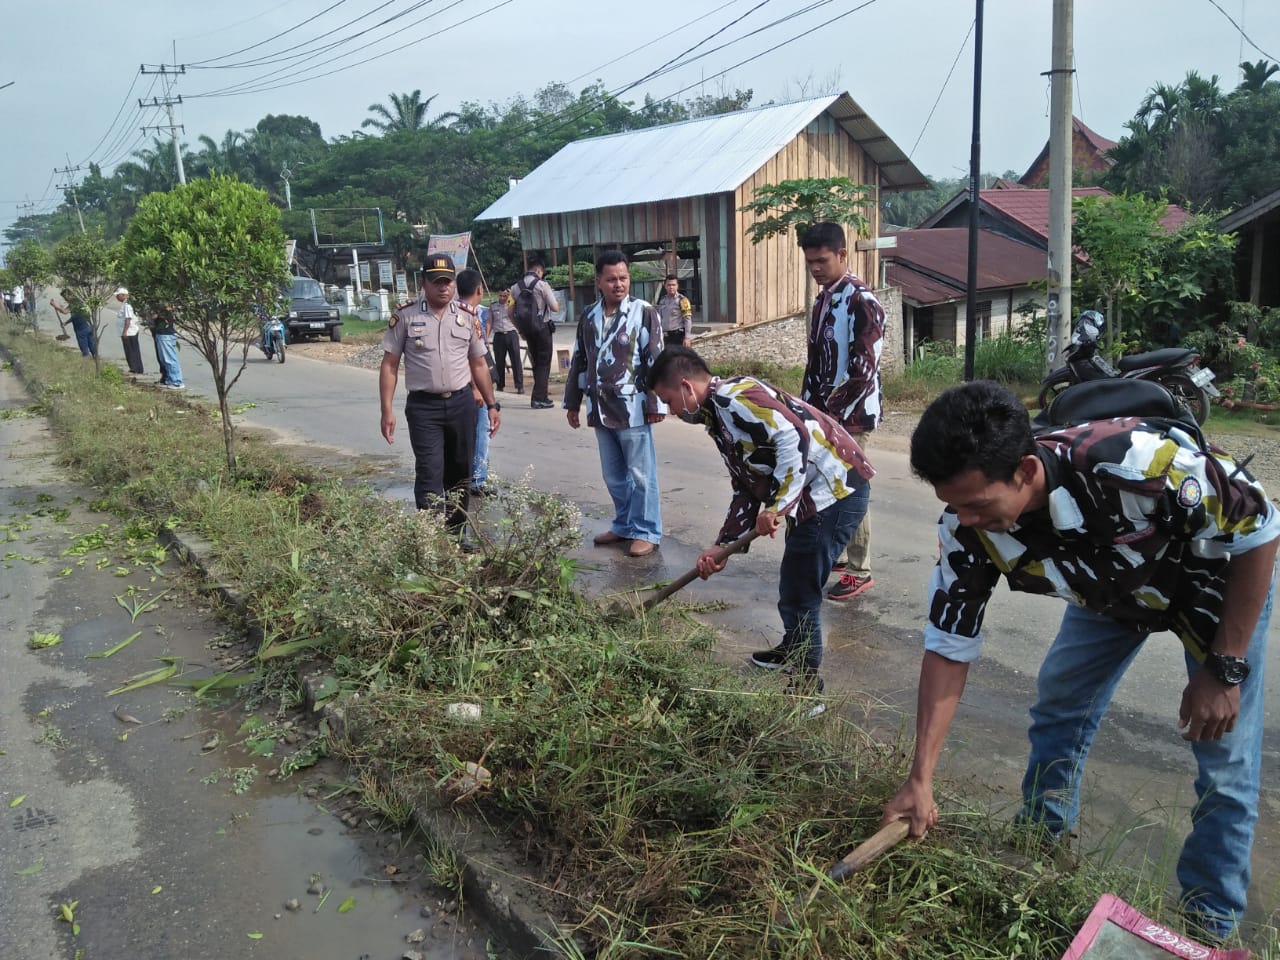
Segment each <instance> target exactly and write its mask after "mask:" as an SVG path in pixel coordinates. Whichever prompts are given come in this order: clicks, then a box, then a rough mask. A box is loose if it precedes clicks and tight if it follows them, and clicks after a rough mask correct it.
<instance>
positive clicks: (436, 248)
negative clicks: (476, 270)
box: [427, 230, 471, 270]
mask: <svg viewBox="0 0 1280 960" xmlns="http://www.w3.org/2000/svg"><path fill="white" fill-rule="evenodd" d="M470 252H471V231H470V230H468V231H467V232H466V233H450V234H445V235H440V234H432V235H431V239H430V240H428V241H427V255H428V256H430V255H431V254H433V253H443V254H447V255H448V257H449V259H450V260H452V261H453V269H455V270H465V269H466V267H467V256H468V255H469V254H470Z"/></svg>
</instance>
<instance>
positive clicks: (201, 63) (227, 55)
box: [189, 0, 347, 67]
mask: <svg viewBox="0 0 1280 960" xmlns="http://www.w3.org/2000/svg"><path fill="white" fill-rule="evenodd" d="M346 2H347V0H337V2H336V3H332V4H330V5H329V6H327V7H325V8H324V9H323V10H321V11H320V12H319V13H317V14H314V15H313V16H310V17H307V19H305V20H303V21H302V22H301V23H295V24H294V25H293V26H292V27H290V28H289V29H288V30H283V31H281V32H280V33H277V34H276V35H275V36H273V37H267V39H265V40H259V41H258V42H257V43H253V44H250V45H249V46H247V47H241V48H240V49H239V50H233V51H231V52H230V53H224V54H223V55H222V56H220V57H211V58H210V59H208V60H197V61H196V62H195V63H192V64H189V66H192V67H202V66H204V65H205V64H209V63H217V62H218V61H219V60H228V59H230V58H231V57H238V56H239V55H240V54H242V53H248V52H249V51H250V50H256V49H257V48H258V47H261V46H264V45H265V44H268V43H270V42H271V41H272V40H279V39H280V38H281V37H283V36H285V35H287V34H290V33H293V31H295V30H297V29H299V28H300V27H305V26H306V25H307V24H308V23H311V22H312V21H314V20H318V19H319V18H320V17H323V16H324V15H325V14H326V13H328V12H329V11H330V10H333V9H334V8H335V7H340V6H342V5H343V4H344V3H346Z"/></svg>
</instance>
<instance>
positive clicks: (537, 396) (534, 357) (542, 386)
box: [525, 323, 553, 403]
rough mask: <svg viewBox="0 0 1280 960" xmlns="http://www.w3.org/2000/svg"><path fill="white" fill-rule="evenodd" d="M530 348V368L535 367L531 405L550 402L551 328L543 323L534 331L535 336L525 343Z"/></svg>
mask: <svg viewBox="0 0 1280 960" xmlns="http://www.w3.org/2000/svg"><path fill="white" fill-rule="evenodd" d="M525 342H526V343H527V344H528V346H529V366H531V367H533V395H532V396H531V397H530V398H529V400H530V402H531V403H539V402H548V403H549V402H550V401H551V397H549V396H548V395H547V381H548V380H549V379H550V377H551V354H552V352H553V351H552V349H551V326H550V325H549V324H546V323H541V324H539V325H538V326H536V327H535V328H534V330H533V335H532V336H531V337H528V338H527V339H526V341H525Z"/></svg>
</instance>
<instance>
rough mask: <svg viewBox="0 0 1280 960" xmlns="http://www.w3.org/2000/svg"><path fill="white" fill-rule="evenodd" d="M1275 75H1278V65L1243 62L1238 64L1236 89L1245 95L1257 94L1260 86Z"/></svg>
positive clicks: (1260, 61) (1279, 69)
mask: <svg viewBox="0 0 1280 960" xmlns="http://www.w3.org/2000/svg"><path fill="white" fill-rule="evenodd" d="M1276 73H1280V64H1274V63H1270V62H1268V61H1266V60H1259V61H1257V62H1256V63H1249V62H1248V61H1245V62H1244V63H1242V64H1240V74H1241V78H1240V86H1238V87H1236V89H1237V90H1243V91H1245V92H1246V93H1257V92H1258V91H1259V90H1261V89H1262V85H1263V84H1264V83H1266V82H1267V81H1268V80H1270V79H1271V77H1272V75H1274V74H1276Z"/></svg>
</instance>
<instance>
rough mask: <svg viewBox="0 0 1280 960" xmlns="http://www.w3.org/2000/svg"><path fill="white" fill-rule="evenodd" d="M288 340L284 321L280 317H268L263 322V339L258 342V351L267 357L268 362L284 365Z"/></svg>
mask: <svg viewBox="0 0 1280 960" xmlns="http://www.w3.org/2000/svg"><path fill="white" fill-rule="evenodd" d="M287 339H288V337H287V335H286V334H285V330H284V321H283V320H281V319H280V318H279V317H266V318H265V319H264V320H263V321H262V339H261V340H260V341H258V349H259V350H261V351H262V352H263V353H265V354H266V355H267V359H268V360H279V361H280V362H281V363H284V345H285V341H286V340H287Z"/></svg>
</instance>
